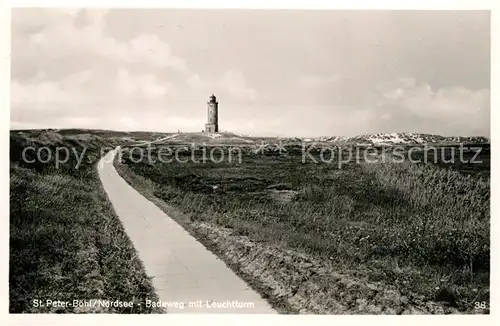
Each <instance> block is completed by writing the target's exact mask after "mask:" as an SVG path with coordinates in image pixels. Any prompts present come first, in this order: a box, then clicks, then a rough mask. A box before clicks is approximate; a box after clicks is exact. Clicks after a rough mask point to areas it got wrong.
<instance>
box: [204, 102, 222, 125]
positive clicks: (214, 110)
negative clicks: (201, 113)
mask: <svg viewBox="0 0 500 326" xmlns="http://www.w3.org/2000/svg"><path fill="white" fill-rule="evenodd" d="M207 114H208V116H207V123H206V124H205V132H219V102H217V98H216V97H215V95H214V94H212V95H211V96H210V97H209V98H208V102H207Z"/></svg>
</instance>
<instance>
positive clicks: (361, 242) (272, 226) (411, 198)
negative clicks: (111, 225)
mask: <svg viewBox="0 0 500 326" xmlns="http://www.w3.org/2000/svg"><path fill="white" fill-rule="evenodd" d="M131 155H132V156H131ZM131 157H132V158H133V154H130V153H124V155H123V164H121V165H120V164H118V165H117V166H118V168H119V170H120V173H121V174H122V175H123V176H124V177H125V178H126V179H127V180H128V181H129V182H130V183H131V184H133V185H134V186H136V187H137V188H138V189H142V190H143V191H145V192H148V193H149V194H150V195H153V196H155V197H156V198H158V199H160V200H161V201H163V202H165V203H167V204H168V205H170V206H172V207H174V208H177V209H179V210H180V211H181V212H182V214H184V215H185V216H188V219H183V221H184V222H185V224H186V226H187V227H188V228H190V227H191V228H192V229H193V232H195V233H196V232H198V237H200V238H207V237H208V238H210V237H211V238H212V240H213V241H212V242H214V241H215V242H217V241H219V242H221V243H222V242H224V243H225V244H224V246H225V247H224V249H223V250H221V249H220V248H219V254H220V255H223V256H224V255H226V256H227V254H226V253H225V252H226V251H231V250H233V249H234V248H235V246H236V244H234V243H233V244H228V241H229V240H228V239H236V237H240V238H241V239H245V240H244V241H250V242H252V243H253V244H252V245H250V244H249V245H248V246H246V247H245V246H241V248H240V249H238V250H239V251H238V250H236V249H234V250H236V251H235V253H234V255H236V256H238V257H239V258H238V259H239V260H241V261H243V260H244V258H245V257H249V255H255V251H256V250H257V247H256V246H262V245H263V246H264V247H263V248H264V249H262V250H263V251H262V252H264V251H265V250H267V249H265V248H274V249H276V250H277V251H275V256H276V255H278V254H284V253H287V252H291V251H293V252H296V253H299V254H298V255H299V256H300V257H307V259H311V261H312V260H314V261H317V262H320V265H322V266H323V267H324V266H329V267H324V268H323V267H321V268H319V267H318V270H319V269H321V270H324V269H325V268H326V269H327V270H328V271H330V272H328V273H326V274H329V275H330V276H328V275H326V276H324V277H323V276H321V277H320V278H316V277H317V275H319V274H318V273H317V272H316V269H314V268H316V267H314V264H312V263H309V262H308V263H304V264H305V265H304V266H303V267H302V268H301V269H300V270H296V271H295V272H294V271H293V270H294V268H295V267H293V266H292V265H289V266H288V267H287V268H288V269H289V270H290V273H295V274H294V275H292V276H293V277H299V276H298V275H300V274H299V273H305V274H304V275H307V273H309V271H313V269H314V271H313V272H311V273H313V274H310V275H315V276H314V277H313V276H311V278H310V279H308V280H303V279H301V280H295V279H293V280H292V278H293V277H292V276H291V275H281V274H286V271H285V269H286V268H285V267H284V266H285V265H286V264H285V263H284V262H283V261H281V260H280V262H277V263H276V264H275V265H276V266H274V267H272V266H271V267H270V266H269V265H271V264H272V262H269V261H268V262H266V261H265V260H262V261H261V262H260V263H261V264H263V265H262V266H261V267H255V266H254V267H255V268H256V270H257V271H254V275H256V277H257V278H258V277H261V281H262V282H265V280H264V278H266V277H267V278H269V277H271V276H269V275H271V274H272V275H274V276H273V277H274V278H275V281H276V278H277V277H278V276H276V275H278V274H280V273H281V274H280V275H281V276H279V277H282V278H287V277H288V279H287V280H286V281H283V282H282V283H280V284H281V285H283V287H285V288H286V291H285V290H283V288H282V289H281V290H279V289H277V287H278V286H277V285H276V284H277V283H276V282H275V283H274V285H272V284H271V285H269V284H268V287H273V286H274V287H275V288H274V289H268V290H267V292H268V294H269V295H270V296H271V297H272V296H273V295H274V297H275V298H276V297H280V296H281V299H283V297H287V298H285V299H284V300H285V301H287V302H292V301H293V300H295V299H294V298H295V297H296V295H297V291H299V292H300V291H302V290H301V286H302V284H304V282H306V283H307V282H308V283H311V282H312V281H311V279H314V280H317V282H316V283H315V284H309V285H308V290H307V291H312V290H311V289H313V288H314V289H316V290H314V291H312V292H311V293H310V294H308V296H309V297H308V300H309V302H308V303H303V304H302V306H300V305H299V306H297V308H296V311H297V312H298V311H300V307H307V309H309V310H312V311H316V312H318V311H319V312H332V311H333V312H335V311H337V312H338V311H344V312H345V311H349V312H353V311H354V310H349V309H351V308H352V307H354V306H357V307H358V308H359V306H360V305H362V302H363V301H362V300H365V298H366V297H367V292H366V291H364V290H361V289H356V288H355V287H351V288H350V290H345V289H344V290H339V289H338V288H337V287H336V286H333V285H332V286H328V285H327V284H329V283H331V282H330V281H331V280H330V281H327V280H328V279H329V278H328V277H331V275H333V274H335V273H340V274H341V275H343V277H347V278H350V279H356V280H362V281H363V282H365V283H369V284H378V286H379V287H382V288H386V289H394V291H396V293H397V298H398V299H397V301H398V302H399V303H398V304H397V305H399V306H398V307H396V308H394V309H390V310H387V311H385V310H383V309H382V310H373V311H378V312H380V311H385V312H387V313H401V312H403V311H405V309H407V308H408V307H409V306H412V304H414V305H418V306H419V307H420V308H418V310H419V311H421V312H436V311H437V312H438V313H439V311H444V310H443V309H441V308H440V309H438V310H435V309H434V310H432V309H427V308H425V305H426V302H431V301H432V302H434V303H438V304H439V305H441V306H442V307H444V308H450V310H449V311H455V312H458V311H460V312H467V313H485V312H486V313H487V312H488V309H476V303H481V302H485V303H486V305H487V303H488V302H489V258H490V256H489V255H490V249H489V200H490V190H489V180H481V179H477V178H470V177H466V176H464V175H462V174H460V173H458V172H455V171H450V170H443V169H441V168H439V167H436V166H431V165H418V166H417V165H410V164H394V165H391V164H367V163H361V164H347V165H345V166H344V167H343V168H342V169H338V167H337V165H336V164H314V163H310V162H307V163H301V161H300V160H301V158H300V156H294V155H252V154H249V153H246V154H245V155H244V157H243V162H242V163H241V164H236V163H228V162H226V163H209V162H206V163H193V162H192V161H191V160H188V162H187V163H176V162H173V163H168V164H163V163H159V162H157V163H155V164H147V163H146V162H139V163H135V162H137V161H138V160H137V158H134V160H135V161H134V160H131V159H130V158H131ZM153 158H155V157H154V153H153ZM214 186H215V187H214ZM186 221H188V222H186ZM189 225H191V226H189ZM202 229H203V230H205V231H206V232H205V231H203V230H202ZM196 230H198V231H196ZM207 230H208V231H207ZM227 232H229V233H227ZM215 233H221V234H224V235H223V236H222V235H221V237H219V238H217V237H216V236H214V234H215ZM231 241H232V240H231ZM235 241H236V240H235ZM242 241H243V240H242ZM249 248H254V249H249ZM214 250H215V251H217V250H218V249H214ZM301 255H305V256H301ZM299 256H296V257H299ZM226 258H227V259H226V261H227V260H231V259H232V258H231V257H226ZM252 259H257V260H255V261H258V258H255V257H254V258H252ZM267 259H268V260H269V259H271V258H269V257H268V258H267ZM294 259H295V258H294ZM297 259H298V260H297ZM297 259H296V260H294V261H296V262H298V261H301V259H302V258H300V259H299V258H297ZM304 259H305V258H304ZM307 259H306V260H307ZM283 264H285V265H283ZM253 265H255V264H253ZM318 266H319V265H318ZM235 268H236V269H240V271H241V270H244V269H245V268H247V267H245V266H244V264H243V263H242V264H240V265H239V266H235ZM259 268H260V270H259ZM247 269H248V268H247ZM295 269H296V268H295ZM259 271H260V274H259ZM264 271H265V272H264ZM259 275H261V276H259ZM278 283H279V282H278ZM351 283H352V282H351ZM321 284H322V285H321ZM349 284H350V283H349ZM318 286H319V288H318ZM329 287H330V288H332V289H335V291H329V290H328V288H329ZM368 287H369V286H368ZM294 288H295V290H293V289H294ZM348 288H349V287H348ZM364 288H366V287H364ZM297 289H298V290H297ZM321 289H323V290H321ZM280 291H285V292H286V294H283V293H281V294H280ZM304 291H306V290H304ZM321 291H324V293H326V294H325V295H324V296H323V299H325V300H323V301H322V302H321V303H320V302H319V300H317V301H318V302H317V303H316V304H315V306H312V304H311V303H310V301H311V300H312V298H314V297H315V296H317V295H318V294H317V293H320V292H321ZM346 293H348V295H347V294H346ZM303 296H307V295H306V294H303ZM374 296H375V295H373V296H372V298H371V299H373V297H374ZM368 297H370V295H368ZM331 298H334V299H335V298H337V299H338V300H333V301H332V300H330V301H328V300H326V299H331ZM371 299H370V300H371ZM360 300H361V301H360ZM374 300H375V299H374ZM377 300H378V299H377ZM282 301H283V300H282ZM375 301H376V300H375ZM339 302H340V303H339ZM360 302H361V303H360ZM339 304H340V305H345V306H346V307H344V308H338V307H337V306H336V305H339ZM373 304H374V305H382V306H383V305H384V303H383V300H382V301H380V300H378V301H377V302H374V303H373ZM422 306H424V307H422ZM358 308H356V309H358ZM307 309H306V310H307ZM353 309H354V308H353ZM359 309H361V308H359ZM377 309H378V308H377ZM356 311H357V310H356ZM360 311H364V312H366V311H365V310H363V309H361V310H360ZM373 311H372V312H373ZM354 312H355V311H354Z"/></svg>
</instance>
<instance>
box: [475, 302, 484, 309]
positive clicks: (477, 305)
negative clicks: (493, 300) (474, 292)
mask: <svg viewBox="0 0 500 326" xmlns="http://www.w3.org/2000/svg"><path fill="white" fill-rule="evenodd" d="M474 307H475V308H476V309H486V308H487V305H486V302H484V301H481V302H479V301H476V302H475V303H474Z"/></svg>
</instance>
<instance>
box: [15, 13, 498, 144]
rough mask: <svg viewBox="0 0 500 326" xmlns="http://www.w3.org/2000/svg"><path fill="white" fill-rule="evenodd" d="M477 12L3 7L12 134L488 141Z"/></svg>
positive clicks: (483, 33)
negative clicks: (211, 126)
mask: <svg viewBox="0 0 500 326" xmlns="http://www.w3.org/2000/svg"><path fill="white" fill-rule="evenodd" d="M489 28H490V15H489V13H488V12H480V11H476V12H473V11H457V12H445V11H435V12H428V11H427V12H426V11H326V10H325V11H299V10H296V11H270V10H267V11H257V10H171V9H170V10H168V9H156V10H151V9H149V10H137V9H128V10H127V9H114V10H102V9H92V10H77V9H68V10H56V9H26V8H25V9H13V11H12V87H11V94H12V96H11V100H12V109H11V127H12V128H16V129H17V128H46V127H52V128H73V127H79V128H106V129H116V130H154V131H165V132H169V131H177V130H179V129H180V130H182V131H185V132H188V131H201V130H202V129H203V128H204V123H205V120H206V116H207V114H206V101H207V99H208V97H209V96H210V94H211V93H215V95H216V96H217V98H218V100H219V121H220V128H221V129H222V130H227V131H232V132H237V133H244V134H254V135H288V136H323V135H325V136H326V135H346V136H350V135H356V134H365V133H373V132H404V131H407V132H423V133H435V134H442V135H484V136H488V137H489V135H490V32H489Z"/></svg>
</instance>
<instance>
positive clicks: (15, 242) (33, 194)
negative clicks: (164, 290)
mask: <svg viewBox="0 0 500 326" xmlns="http://www.w3.org/2000/svg"><path fill="white" fill-rule="evenodd" d="M114 145H116V144H114V143H113V142H111V141H109V140H106V139H104V138H101V137H98V136H94V135H85V136H78V135H71V136H62V135H60V134H58V133H55V132H45V133H44V132H42V133H30V132H26V133H25V134H22V135H20V134H18V133H16V132H11V137H10V261H9V302H10V304H9V311H10V312H11V313H41V312H60V313H73V312H74V313H77V312H82V313H83V312H107V313H114V312H118V313H149V312H158V311H154V310H152V309H151V308H146V307H145V306H144V304H143V305H142V306H138V305H135V306H134V308H109V309H92V308H74V307H59V308H55V307H47V306H37V305H36V304H35V302H34V300H41V302H43V303H45V302H46V300H61V301H72V300H75V299H76V300H91V299H103V300H110V301H114V300H122V301H134V302H136V303H137V302H143V301H144V299H145V298H152V299H154V298H155V297H156V296H155V294H154V292H153V290H152V287H151V283H150V280H149V279H148V278H147V276H146V275H145V272H144V270H143V268H142V266H141V263H140V261H139V259H138V258H137V256H136V253H135V250H134V248H133V246H132V244H131V242H130V241H129V239H128V237H127V236H126V234H125V232H124V230H123V228H122V225H121V223H120V221H119V219H118V217H117V216H116V215H115V213H114V211H113V208H112V206H111V204H110V203H109V202H108V200H107V197H106V194H105V192H104V190H103V188H102V186H101V183H100V181H99V177H98V175H97V170H96V168H95V163H96V162H97V161H98V160H99V158H100V157H101V154H102V153H105V152H106V151H107V148H111V147H113V146H114ZM30 146H32V147H33V148H35V149H39V148H42V147H46V148H48V149H50V152H51V153H52V158H50V159H49V157H48V156H47V155H48V154H47V153H48V151H44V152H42V154H43V155H41V156H40V157H41V158H42V160H44V161H45V159H48V162H47V163H41V162H40V161H39V160H38V159H37V158H36V155H35V153H36V152H35V151H34V150H29V151H27V152H26V159H27V160H24V159H23V157H22V153H23V150H24V149H25V148H27V147H30ZM57 148H68V149H69V150H70V151H72V154H71V157H70V158H69V159H68V161H67V162H66V163H64V164H61V165H60V166H59V167H56V162H55V159H54V153H55V152H56V150H57ZM84 150H85V151H84ZM61 153H62V151H61ZM73 153H78V157H81V154H82V153H84V155H83V158H84V159H83V160H82V161H81V164H80V165H79V166H78V159H77V157H76V156H75V155H74V154H73ZM33 159H35V161H34V162H33V163H27V161H32V160H33ZM76 166H78V168H76Z"/></svg>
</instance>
